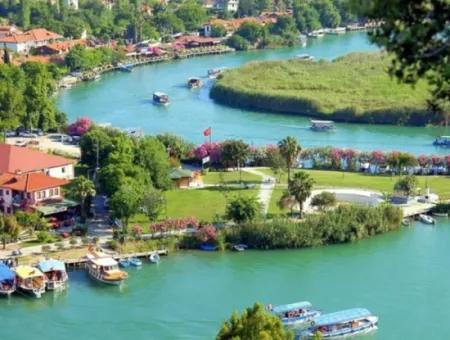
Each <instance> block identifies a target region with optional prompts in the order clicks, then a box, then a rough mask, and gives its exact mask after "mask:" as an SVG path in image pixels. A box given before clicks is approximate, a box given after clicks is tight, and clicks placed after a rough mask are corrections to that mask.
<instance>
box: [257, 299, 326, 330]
mask: <svg viewBox="0 0 450 340" xmlns="http://www.w3.org/2000/svg"><path fill="white" fill-rule="evenodd" d="M311 307H312V304H311V302H308V301H300V302H295V303H290V304H287V305H280V306H275V307H272V305H268V306H266V309H267V310H268V311H269V312H271V313H272V314H275V315H276V316H278V317H279V318H280V320H281V322H283V324H284V325H285V326H289V327H296V326H300V325H302V324H303V325H304V324H307V323H310V322H311V321H312V320H313V319H314V318H315V317H316V316H319V315H320V311H318V310H315V309H312V308H311Z"/></svg>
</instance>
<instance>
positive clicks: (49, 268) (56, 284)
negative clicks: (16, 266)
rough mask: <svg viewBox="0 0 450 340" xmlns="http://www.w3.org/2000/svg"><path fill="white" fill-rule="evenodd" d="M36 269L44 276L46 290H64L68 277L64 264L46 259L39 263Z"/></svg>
mask: <svg viewBox="0 0 450 340" xmlns="http://www.w3.org/2000/svg"><path fill="white" fill-rule="evenodd" d="M38 268H39V270H40V271H41V272H43V273H44V275H45V281H46V282H45V286H46V288H47V290H57V289H64V288H66V285H67V281H68V280H69V277H68V275H67V271H66V265H65V263H64V262H62V261H58V260H54V259H48V260H44V261H41V262H39V264H38Z"/></svg>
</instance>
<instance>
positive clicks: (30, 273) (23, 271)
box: [15, 266, 43, 279]
mask: <svg viewBox="0 0 450 340" xmlns="http://www.w3.org/2000/svg"><path fill="white" fill-rule="evenodd" d="M15 270H16V274H17V276H19V277H21V278H22V279H28V278H32V277H36V276H42V275H43V274H42V272H41V271H40V270H39V269H37V268H34V267H31V266H18V267H16V269H15Z"/></svg>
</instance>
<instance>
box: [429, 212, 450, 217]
mask: <svg viewBox="0 0 450 340" xmlns="http://www.w3.org/2000/svg"><path fill="white" fill-rule="evenodd" d="M432 214H433V216H436V217H448V213H439V212H433V213H432Z"/></svg>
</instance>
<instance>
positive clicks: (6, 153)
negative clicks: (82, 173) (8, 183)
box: [0, 144, 75, 179]
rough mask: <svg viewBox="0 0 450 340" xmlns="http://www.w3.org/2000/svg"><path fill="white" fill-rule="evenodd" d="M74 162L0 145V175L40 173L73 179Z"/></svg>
mask: <svg viewBox="0 0 450 340" xmlns="http://www.w3.org/2000/svg"><path fill="white" fill-rule="evenodd" d="M74 163H75V161H73V160H70V159H67V158H64V157H61V156H55V155H49V154H47V153H45V152H41V151H37V150H34V149H30V148H23V147H19V146H14V145H9V144H0V174H4V173H9V174H27V173H34V172H40V173H43V174H45V175H47V176H51V177H55V178H62V179H73V178H74Z"/></svg>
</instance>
